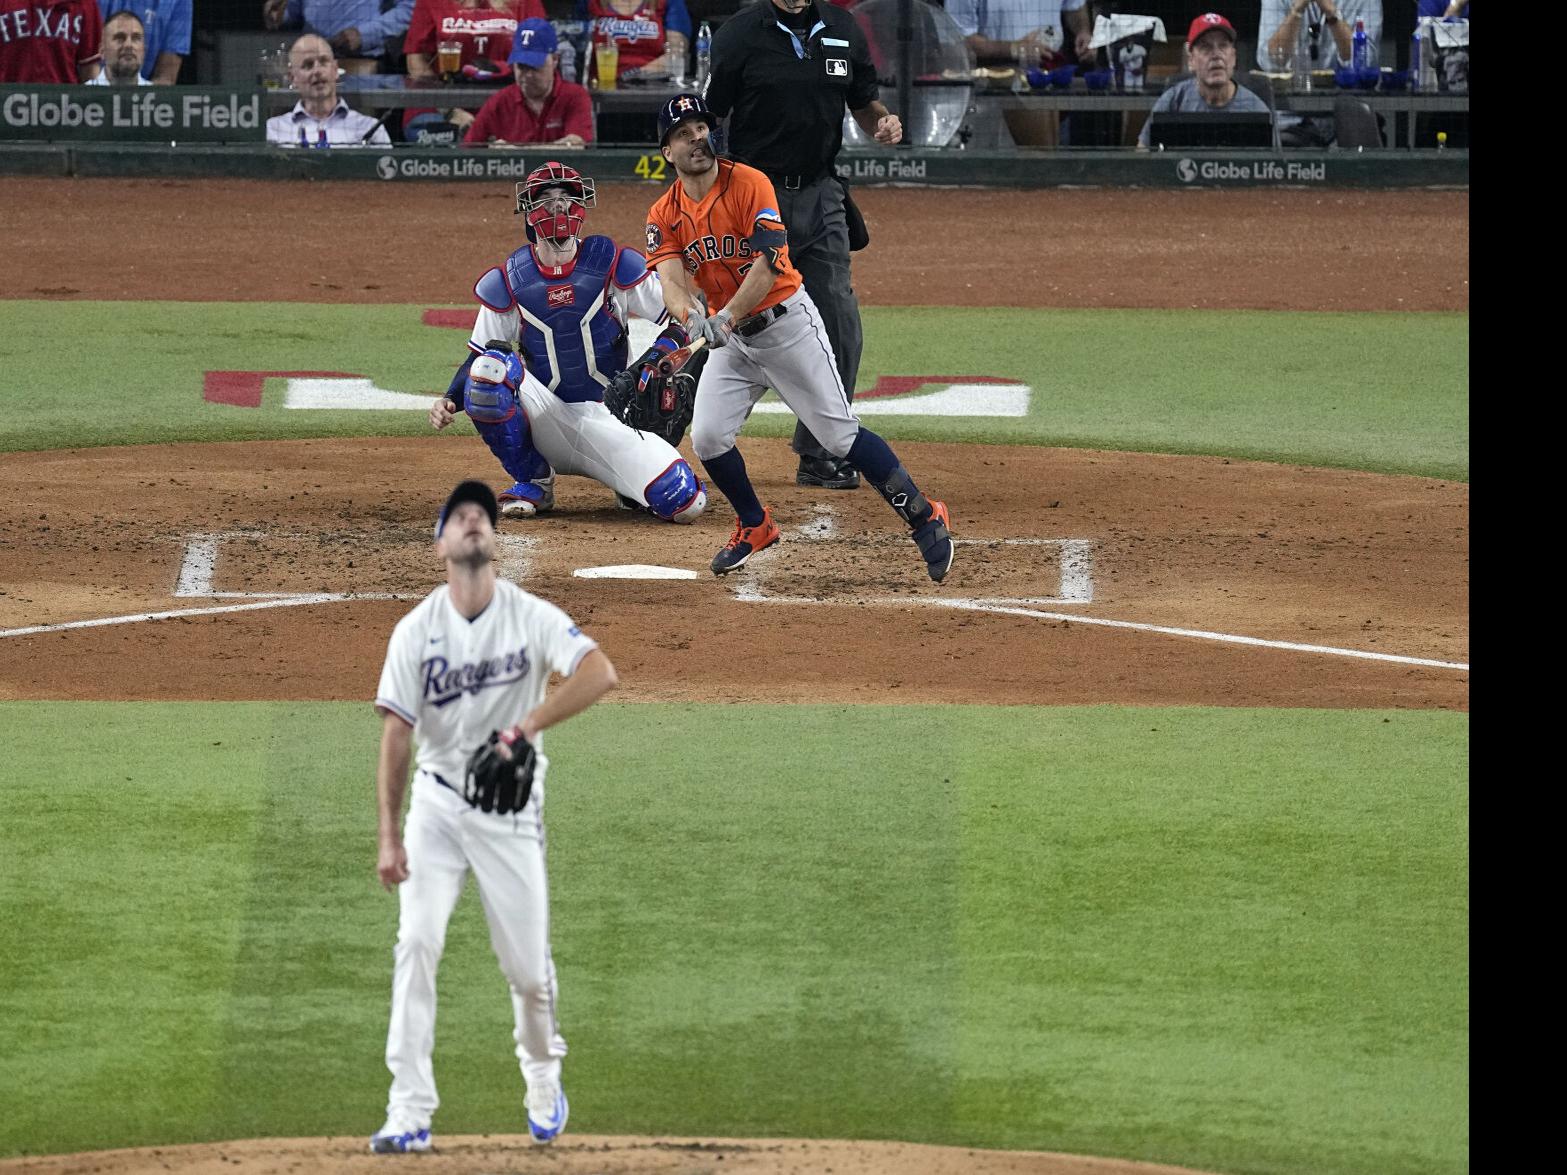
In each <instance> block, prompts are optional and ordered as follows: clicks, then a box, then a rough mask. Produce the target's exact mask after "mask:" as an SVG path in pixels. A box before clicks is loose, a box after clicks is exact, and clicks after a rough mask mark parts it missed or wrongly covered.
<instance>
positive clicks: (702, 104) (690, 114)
mask: <svg viewBox="0 0 1567 1175" xmlns="http://www.w3.org/2000/svg"><path fill="white" fill-rule="evenodd" d="M693 119H699V120H701V121H702V122H705V123H707V128H708V130H712V129H714V127H715V126H716V125H717V124H716V122H715V120H714V119H713V112H712V111H711V110H709V109H708V108H707V102H706V100H704V99H703V97H702V95H700V94H692V93H685V94H676V95H675V96H674V97H673V98H671V99H670V100H669V101H668V102H665V103H664V105H663V106H662V107H660V108H659V111H658V145H659V146H660V147H662V146H664V145H665V144H666V143H668V142H669V132H670V131H672V130H674V129H675V128H676V127H677V126H679V125H680V124H681V123H683V122H690V121H692V120H693Z"/></svg>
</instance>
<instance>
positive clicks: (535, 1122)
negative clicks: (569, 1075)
mask: <svg viewBox="0 0 1567 1175" xmlns="http://www.w3.org/2000/svg"><path fill="white" fill-rule="evenodd" d="M527 1106H528V1133H529V1134H531V1135H533V1141H534V1142H536V1143H538V1144H539V1145H540V1146H543V1145H544V1144H545V1143H549V1142H554V1141H555V1140H556V1139H557V1138H559V1137H560V1132H561V1131H562V1130H564V1129H566V1112H567V1109H568V1107H567V1105H566V1091H565V1090H564V1089H562V1088H561V1087H560V1086H559V1085H541V1086H540V1087H539V1088H538V1089H530V1090H528V1097H527Z"/></svg>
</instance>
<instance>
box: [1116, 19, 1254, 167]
mask: <svg viewBox="0 0 1567 1175" xmlns="http://www.w3.org/2000/svg"><path fill="white" fill-rule="evenodd" d="M1186 49H1187V53H1188V54H1189V56H1190V59H1191V66H1192V76H1191V77H1189V78H1186V79H1185V80H1184V81H1179V82H1176V83H1175V84H1174V85H1172V86H1166V87H1165V89H1164V92H1163V93H1161V94H1160V95H1159V100H1158V101H1157V102H1155V103H1154V105H1153V111H1152V114H1159V113H1161V112H1162V111H1169V112H1171V113H1173V114H1244V113H1251V112H1259V111H1260V112H1261V113H1263V114H1267V113H1270V111H1269V110H1268V105H1267V103H1265V102H1264V101H1263V100H1262V99H1261V98H1259V97H1257V95H1256V94H1254V93H1252V92H1251V91H1250V90H1248V89H1247V88H1246V87H1245V86H1242V85H1241V84H1240V83H1239V82H1237V81H1236V80H1235V26H1234V25H1232V24H1231V23H1230V22H1229V21H1228V20H1226V19H1225V18H1224V17H1222V16H1220V15H1219V14H1218V13H1217V12H1205V13H1203V14H1202V15H1201V16H1199V17H1198V18H1197V19H1196V20H1194V21H1192V25H1191V28H1190V30H1188V32H1187V34H1186ZM1151 122H1152V117H1151V116H1150V119H1149V122H1146V123H1144V124H1143V129H1142V132H1141V133H1140V134H1139V135H1138V136H1137V148H1138V150H1140V151H1146V150H1148V135H1149V129H1150V124H1151ZM1276 135H1277V132H1275V136H1276Z"/></svg>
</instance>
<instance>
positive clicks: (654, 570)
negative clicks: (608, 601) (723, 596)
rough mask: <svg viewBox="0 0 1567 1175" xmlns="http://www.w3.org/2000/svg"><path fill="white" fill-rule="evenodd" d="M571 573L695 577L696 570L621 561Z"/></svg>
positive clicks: (594, 576) (601, 576)
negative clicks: (608, 565) (613, 564)
mask: <svg viewBox="0 0 1567 1175" xmlns="http://www.w3.org/2000/svg"><path fill="white" fill-rule="evenodd" d="M571 574H573V575H575V576H576V577H577V578H578V579H695V578H696V572H694V571H692V570H690V569H689V568H685V567H655V566H653V565H652V564H650V563H621V564H618V565H616V566H614V567H579V568H577V569H576V570H575V571H573V572H572V573H571Z"/></svg>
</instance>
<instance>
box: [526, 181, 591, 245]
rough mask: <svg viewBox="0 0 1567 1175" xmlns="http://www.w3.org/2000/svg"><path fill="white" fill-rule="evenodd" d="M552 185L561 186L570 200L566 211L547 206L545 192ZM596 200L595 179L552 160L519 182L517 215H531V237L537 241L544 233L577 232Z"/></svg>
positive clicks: (563, 235) (554, 237) (557, 235)
mask: <svg viewBox="0 0 1567 1175" xmlns="http://www.w3.org/2000/svg"><path fill="white" fill-rule="evenodd" d="M552 188H559V189H560V190H561V191H562V192H563V193H564V194H565V196H566V198H567V200H568V201H569V203H568V204H567V206H566V209H565V211H563V212H562V211H551V210H550V209H549V208H548V207H546V206H545V205H546V196H545V194H546V193H547V192H548V191H549V190H550V189H552ZM593 203H594V194H593V181H592V180H591V179H589V178H588V177H587V176H585V175H583V174H582V173H581V172H579V171H577V169H576V168H574V167H567V166H566V165H565V164H564V163H555V162H553V161H552V162H550V163H546V164H544V165H543V166H542V167H536V168H534V169H533V170H532V171H530V172H529V173H528V178H527V179H525V180H523V181H522V182H521V183H520V184H518V185H517V215H518V216H522V215H526V216H527V218H528V240H530V241H537V240H538V239H539V236H540V235H541V234H542V235H543V236H546V237H548V238H550V240H552V241H559V240H563V239H565V238H566V237H574V236H576V235H577V234H578V233H580V232H581V231H582V222H583V221H584V220H586V219H587V217H588V209H589V208H592V207H593Z"/></svg>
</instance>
